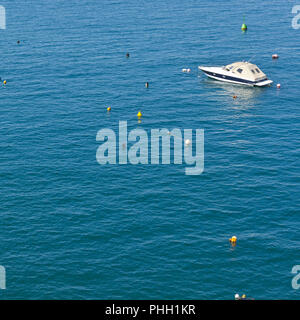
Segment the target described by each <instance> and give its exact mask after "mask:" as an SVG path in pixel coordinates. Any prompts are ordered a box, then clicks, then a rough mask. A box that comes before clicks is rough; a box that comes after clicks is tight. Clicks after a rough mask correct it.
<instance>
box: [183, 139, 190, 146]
mask: <svg viewBox="0 0 300 320" xmlns="http://www.w3.org/2000/svg"><path fill="white" fill-rule="evenodd" d="M184 144H185V145H186V147H187V146H189V145H190V144H191V140H190V139H186V140H185V141H184Z"/></svg>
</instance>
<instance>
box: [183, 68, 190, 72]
mask: <svg viewBox="0 0 300 320" xmlns="http://www.w3.org/2000/svg"><path fill="white" fill-rule="evenodd" d="M182 72H191V69H190V68H184V69H182Z"/></svg>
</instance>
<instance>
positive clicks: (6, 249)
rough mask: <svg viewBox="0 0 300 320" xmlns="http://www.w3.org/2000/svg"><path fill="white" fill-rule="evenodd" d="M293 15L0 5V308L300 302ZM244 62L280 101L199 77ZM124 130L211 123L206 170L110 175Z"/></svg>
mask: <svg viewBox="0 0 300 320" xmlns="http://www.w3.org/2000/svg"><path fill="white" fill-rule="evenodd" d="M295 4H297V2H296V1H286V0H277V1H270V0H268V1H258V0H248V1H242V2H241V1H239V0H229V1H223V0H222V1H221V0H215V1H198V0H197V1H196V0H188V1H187V0H172V1H159V0H152V1H144V0H128V1H121V0H101V1H91V0H87V1H79V0H72V1H59V0H52V1H49V0H47V1H45V0H41V1H38V2H37V1H24V0H18V1H12V0H10V1H2V2H1V5H3V6H5V8H6V15H7V17H6V18H7V29H6V30H0V36H1V38H0V39H1V69H0V76H1V77H2V79H6V80H7V84H6V85H1V87H0V95H1V100H0V132H1V137H0V150H1V157H0V179H1V180H0V181H1V192H0V204H1V210H0V216H1V229H0V230H1V232H0V243H1V249H0V265H2V266H4V267H5V268H6V286H7V289H6V290H0V298H1V299H233V297H234V294H235V293H237V292H238V293H240V294H242V293H245V294H246V295H247V296H250V297H253V298H255V299H299V297H300V291H297V290H294V289H293V288H292V286H291V280H292V278H293V275H292V274H291V270H292V267H293V266H294V265H297V264H300V257H299V246H300V240H299V231H300V219H299V206H300V200H299V191H300V188H299V182H300V181H299V165H300V161H299V151H300V150H299V142H300V139H299V134H300V132H299V130H300V125H299V86H300V79H299V72H300V60H299V49H300V45H299V38H300V29H299V30H295V29H293V28H292V26H291V21H292V18H293V16H294V15H293V14H292V7H293V6H294V5H295ZM299 4H300V3H299ZM243 22H245V23H246V24H247V25H248V32H247V33H242V32H241V30H240V28H241V24H242V23H243ZM17 40H20V41H21V42H20V44H17ZM126 52H129V53H130V58H129V59H127V58H126V56H125V55H126ZM273 53H278V54H279V56H280V58H279V59H278V60H276V61H274V60H272V59H271V56H272V54H273ZM250 58H252V60H251V61H252V62H253V63H256V64H257V65H258V66H259V67H261V69H262V70H263V71H264V72H265V73H266V74H267V75H268V76H269V77H270V78H271V79H272V80H274V83H275V84H276V83H281V89H280V90H278V89H276V85H273V86H272V87H270V88H264V89H260V88H257V89H253V88H244V87H240V86H233V85H230V84H221V83H220V82H216V81H213V80H208V79H207V78H206V77H205V76H204V75H203V74H200V73H198V71H197V67H198V65H224V64H228V63H231V62H234V61H239V60H248V59H250ZM182 68H191V70H192V71H191V73H189V74H186V73H182V72H181V69H182ZM146 81H149V83H150V87H149V89H146V88H145V85H144V84H145V82H146ZM233 95H237V96H238V98H237V99H235V100H234V99H233V98H232V96H233ZM108 105H109V106H111V108H112V111H111V112H110V114H107V112H106V106H108ZM139 110H141V111H142V113H143V118H142V122H141V123H140V124H139V123H138V122H137V117H136V114H137V112H138V111H139ZM120 120H126V121H128V129H129V130H131V129H133V128H143V129H146V130H148V131H149V130H150V129H153V128H168V129H170V130H171V129H173V128H180V129H185V128H191V129H204V130H205V169H204V172H203V174H201V175H199V176H188V175H185V174H184V170H185V165H130V164H128V165H106V166H101V165H99V164H98V163H97V161H96V151H97V148H98V146H99V145H100V144H99V142H97V141H96V134H97V131H98V130H100V129H102V128H111V129H113V130H115V131H116V132H117V131H118V125H119V121H120ZM233 235H236V236H237V238H238V242H237V245H236V247H234V248H233V247H231V246H230V244H229V242H228V239H229V238H230V237H231V236H233Z"/></svg>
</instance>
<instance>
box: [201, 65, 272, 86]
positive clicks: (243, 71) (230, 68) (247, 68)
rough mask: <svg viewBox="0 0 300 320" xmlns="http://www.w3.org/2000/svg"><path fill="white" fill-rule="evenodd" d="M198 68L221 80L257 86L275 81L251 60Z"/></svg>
mask: <svg viewBox="0 0 300 320" xmlns="http://www.w3.org/2000/svg"><path fill="white" fill-rule="evenodd" d="M198 68H199V70H201V71H203V72H204V73H205V74H206V75H207V76H208V77H210V78H213V79H216V80H220V81H225V82H230V83H237V84H243V85H247V86H256V87H264V86H268V85H270V84H271V83H273V81H272V80H269V79H268V78H267V76H266V75H265V74H264V73H263V72H262V71H261V70H260V69H259V68H258V66H257V65H255V64H252V63H250V62H234V63H232V64H229V65H227V66H224V67H203V66H199V67H198Z"/></svg>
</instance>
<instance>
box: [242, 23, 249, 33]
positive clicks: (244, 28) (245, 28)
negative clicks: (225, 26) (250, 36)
mask: <svg viewBox="0 0 300 320" xmlns="http://www.w3.org/2000/svg"><path fill="white" fill-rule="evenodd" d="M241 29H242V31H247V29H248V27H247V25H246V24H245V23H243V24H242V27H241Z"/></svg>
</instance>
